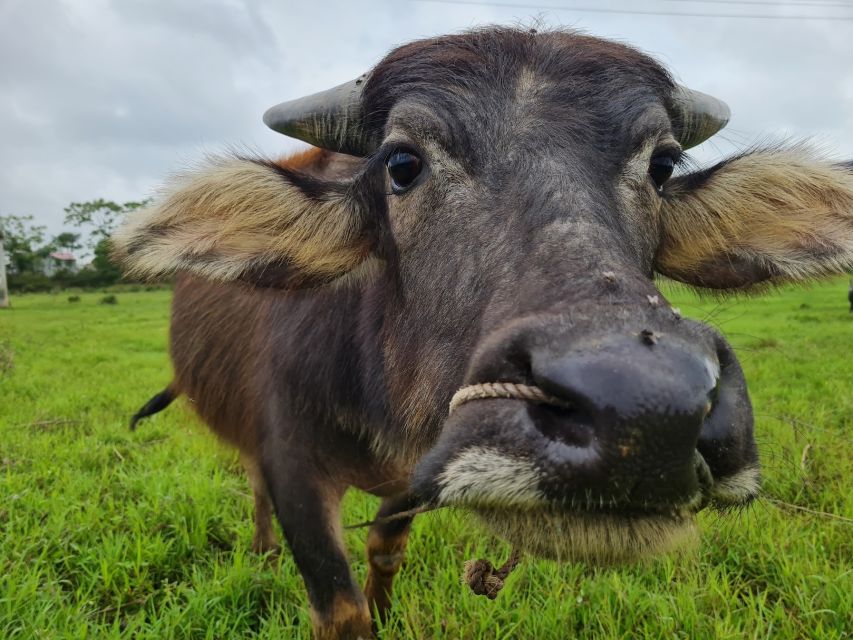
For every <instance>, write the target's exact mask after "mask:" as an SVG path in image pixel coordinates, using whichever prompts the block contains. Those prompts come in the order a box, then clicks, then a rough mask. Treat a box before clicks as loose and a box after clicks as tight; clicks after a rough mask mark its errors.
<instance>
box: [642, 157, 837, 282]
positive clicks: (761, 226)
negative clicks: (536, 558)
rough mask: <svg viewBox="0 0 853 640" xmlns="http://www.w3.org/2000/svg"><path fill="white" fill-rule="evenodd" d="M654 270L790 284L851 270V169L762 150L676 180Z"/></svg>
mask: <svg viewBox="0 0 853 640" xmlns="http://www.w3.org/2000/svg"><path fill="white" fill-rule="evenodd" d="M661 215H662V242H661V245H660V249H659V253H658V256H657V260H656V268H657V270H658V271H660V272H661V273H663V274H664V275H667V276H669V277H672V278H675V279H677V280H681V281H683V282H687V283H689V284H693V285H696V286H702V287H712V288H740V287H748V286H750V285H753V284H756V283H758V282H761V281H765V280H771V281H781V280H799V279H804V278H809V277H814V276H820V275H827V274H831V273H838V272H843V271H844V270H845V269H847V268H850V267H851V266H853V171H851V170H850V169H845V168H844V167H841V166H838V165H833V164H831V163H828V162H825V161H822V160H818V159H815V156H814V154H813V153H809V152H808V150H806V149H802V148H793V149H783V150H773V149H770V150H761V151H755V152H752V153H749V154H747V155H744V156H742V157H739V158H735V159H732V160H730V161H728V162H726V163H725V164H723V165H722V166H721V167H720V168H719V169H717V170H715V171H713V172H712V173H709V174H708V175H707V177H703V176H702V172H700V173H699V174H695V175H693V176H684V177H682V178H675V179H673V180H672V181H671V184H670V185H668V187H667V195H666V197H665V200H664V204H663V206H662V211H661Z"/></svg>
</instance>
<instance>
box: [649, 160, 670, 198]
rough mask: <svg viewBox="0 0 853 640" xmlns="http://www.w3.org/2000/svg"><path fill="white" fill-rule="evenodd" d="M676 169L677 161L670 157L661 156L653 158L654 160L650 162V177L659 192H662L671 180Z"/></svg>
mask: <svg viewBox="0 0 853 640" xmlns="http://www.w3.org/2000/svg"><path fill="white" fill-rule="evenodd" d="M674 168H675V160H673V159H672V156H670V155H666V154H661V155H657V156H652V159H651V160H649V176H650V177H651V179H652V182H654V183H655V187H657V189H658V191H660V190H661V189H662V188H663V185H664V183H665V182H666V181H667V180H669V177H670V176H671V175H672V170H673V169H674Z"/></svg>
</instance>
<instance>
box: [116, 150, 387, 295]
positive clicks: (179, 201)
mask: <svg viewBox="0 0 853 640" xmlns="http://www.w3.org/2000/svg"><path fill="white" fill-rule="evenodd" d="M112 242H113V249H114V253H115V255H116V256H117V257H118V258H119V259H120V260H121V261H122V262H123V263H124V265H125V267H126V270H127V272H128V273H129V274H130V275H133V276H137V277H157V276H164V275H168V274H171V273H174V272H176V271H191V272H193V273H196V274H198V275H201V276H203V277H206V278H209V279H212V280H219V281H231V280H237V279H240V278H246V279H249V280H251V279H252V274H262V273H263V271H264V270H265V269H268V268H269V269H273V270H274V269H279V270H281V269H286V270H287V271H289V272H295V273H297V275H298V278H297V279H299V280H312V281H327V280H331V279H334V278H335V277H338V276H340V275H343V274H345V273H347V272H349V271H351V270H352V269H354V268H355V267H357V266H358V265H359V264H360V263H361V262H363V261H364V259H365V258H366V257H367V255H368V253H369V250H370V246H369V239H368V238H367V237H366V234H365V230H364V225H363V222H362V217H361V215H360V214H359V212H358V211H357V210H356V208H355V207H354V206H353V205H352V204H351V201H350V200H349V199H348V198H347V196H346V195H345V194H344V193H342V192H341V191H340V190H331V189H330V190H327V191H323V192H322V193H312V194H311V195H310V197H309V196H308V195H306V193H305V192H303V191H302V190H301V189H300V188H299V187H298V186H296V185H295V184H293V183H292V182H290V181H289V180H288V177H287V176H286V175H285V174H284V173H283V172H282V171H279V170H277V168H276V167H275V166H272V165H269V164H265V163H263V162H256V161H252V160H247V159H241V158H220V159H215V160H212V161H210V162H209V163H208V164H207V166H205V167H203V168H202V169H200V170H198V171H195V172H193V173H191V174H187V175H183V176H180V177H179V178H177V179H176V180H175V181H174V182H173V183H172V185H171V186H170V187H169V188H167V189H166V190H165V192H164V194H163V196H162V197H161V198H159V199H158V200H157V201H156V202H155V203H154V204H152V205H150V206H148V207H145V208H144V209H142V210H140V211H138V212H136V213H134V214H133V215H132V216H131V217H129V218H128V219H127V221H126V222H125V223H124V224H123V225H122V226H121V227H120V228H119V229H118V231H117V232H116V233H115V234H114V235H113V239H112Z"/></svg>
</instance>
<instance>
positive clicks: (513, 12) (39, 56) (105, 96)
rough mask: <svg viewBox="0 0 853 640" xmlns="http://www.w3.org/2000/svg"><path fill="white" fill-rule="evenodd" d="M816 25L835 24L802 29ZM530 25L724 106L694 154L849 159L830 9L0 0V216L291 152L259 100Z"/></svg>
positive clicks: (665, 3)
mask: <svg viewBox="0 0 853 640" xmlns="http://www.w3.org/2000/svg"><path fill="white" fill-rule="evenodd" d="M501 4H503V5H505V6H496V5H501ZM506 5H512V6H506ZM518 5H528V6H529V7H530V8H525V7H521V6H518ZM557 6H559V7H576V8H577V7H588V8H590V7H595V8H599V9H601V8H604V9H606V10H632V11H653V12H670V13H678V12H686V13H703V14H708V13H726V14H737V13H740V14H743V13H746V14H750V15H765V16H771V15H776V16H779V15H787V16H795V17H796V16H799V17H797V18H795V19H784V20H771V19H753V18H749V19H748V18H739V19H733V18H716V17H715V18H711V17H696V16H692V17H684V16H678V17H676V16H665V15H637V14H620V13H591V12H583V11H578V10H576V9H575V10H570V9H554V8H553V7H557ZM817 15H825V16H836V18H834V19H829V20H806V19H804V18H803V16H817ZM537 19H538V20H539V21H541V22H542V23H543V24H544V25H546V26H552V27H555V26H560V25H563V26H569V27H574V28H581V29H584V30H586V31H588V32H590V33H592V34H595V35H599V36H604V37H608V38H616V39H620V40H623V41H626V42H628V43H631V44H634V45H635V46H637V47H639V48H641V49H643V50H645V51H646V52H648V53H650V54H652V55H653V56H655V57H656V58H657V59H658V60H660V61H662V62H663V63H664V64H665V65H667V66H668V67H669V68H670V69H671V70H672V71H673V72H674V74H675V75H676V77H677V78H678V79H680V80H681V81H682V82H684V83H685V84H688V85H690V86H691V87H694V88H696V89H701V90H703V91H706V92H709V93H712V94H714V95H716V96H718V97H720V98H722V99H724V100H725V101H727V102H728V103H729V105H730V106H731V108H732V113H733V117H732V121H731V123H730V125H729V127H728V128H727V129H726V131H725V132H724V134H723V135H722V139H721V138H720V137H719V136H718V137H715V138H714V139H713V141H712V142H709V143H706V144H705V145H702V147H699V148H697V149H696V150H695V152H694V155H695V156H696V157H698V158H700V159H703V160H710V159H712V158H714V157H715V156H717V155H719V154H722V153H727V152H730V151H731V150H732V149H733V148H740V147H742V146H744V145H747V144H749V143H752V142H756V141H759V140H763V139H767V138H768V137H770V138H771V139H778V138H782V137H784V136H797V137H813V138H816V139H817V141H818V142H820V144H821V147H822V148H824V149H826V150H827V151H828V152H829V153H830V154H832V155H833V156H836V157H839V158H840V157H844V158H853V2H844V1H843V0H835V1H834V2H825V1H824V2H821V1H819V0H802V1H800V2H793V0H779V2H772V1H771V0H761V1H760V2H759V1H757V2H754V3H741V4H734V3H731V2H729V0H712V1H711V2H702V3H700V2H697V1H694V0H648V1H646V2H643V3H636V2H630V1H628V0H623V1H617V0H613V1H611V2H597V1H596V0H543V1H542V2H536V1H535V0H518V2H508V1H505V0H495V3H493V4H491V5H488V6H484V5H480V4H478V3H477V0H475V1H473V2H470V3H467V4H452V3H449V2H426V1H423V0H388V1H385V0H377V1H371V2H367V1H359V0H348V1H347V0H340V1H338V0H334V1H323V0H315V1H313V2H295V1H288V0H285V1H284V2H282V1H274V0H192V1H188V0H150V1H144V0H0V214H33V215H34V216H35V217H36V219H37V220H38V221H39V222H41V223H42V224H46V225H48V227H49V229H50V230H51V231H52V232H54V233H55V232H58V231H59V230H61V228H62V219H63V216H64V213H63V207H65V206H66V205H67V204H68V203H70V202H72V201H81V200H92V199H95V198H99V197H103V198H106V199H111V200H116V201H126V200H138V199H140V198H143V197H145V196H147V195H150V194H151V193H152V192H153V191H154V190H155V189H156V187H157V185H158V184H159V183H160V182H161V181H162V179H163V178H164V177H165V176H166V175H167V174H169V173H170V172H173V171H175V170H178V169H180V168H182V167H184V166H186V165H187V164H190V163H192V162H193V161H194V160H196V159H198V158H199V157H200V156H201V155H203V154H204V153H207V152H216V151H218V150H223V149H226V148H228V147H234V146H238V145H239V146H246V147H249V148H252V149H257V150H259V151H262V152H264V153H269V154H280V153H284V152H287V151H289V150H292V149H294V148H296V147H297V146H298V145H297V143H294V142H293V141H290V140H288V139H287V138H284V137H282V136H280V135H277V134H275V133H273V132H272V131H269V130H267V129H266V128H265V127H264V126H263V124H262V122H261V114H262V113H263V111H264V110H265V109H266V108H267V107H268V106H271V105H272V104H274V103H277V102H280V101H282V100H285V99H289V98H294V97H297V96H299V95H303V94H306V93H311V92H314V91H317V90H320V89H325V88H327V87H329V86H332V85H334V84H338V83H340V82H343V81H345V80H349V79H351V78H353V77H355V76H357V75H359V74H360V73H362V72H363V71H366V70H367V69H369V68H370V67H371V66H372V65H373V64H375V63H376V62H377V61H378V60H379V59H380V58H381V57H382V56H383V55H384V54H385V53H386V52H387V51H388V50H389V49H391V48H393V47H394V46H396V45H398V44H402V43H404V42H407V41H409V40H412V39H415V38H422V37H426V36H432V35H438V34H442V33H449V32H454V31H459V30H463V29H467V28H470V27H474V26H478V25H485V24H491V23H499V24H517V23H519V22H521V23H524V24H532V23H533V22H534V21H535V20H537Z"/></svg>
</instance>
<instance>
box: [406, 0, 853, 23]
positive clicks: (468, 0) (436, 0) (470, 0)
mask: <svg viewBox="0 0 853 640" xmlns="http://www.w3.org/2000/svg"><path fill="white" fill-rule="evenodd" d="M412 2H421V3H432V4H445V5H457V6H473V7H495V8H507V9H533V10H545V11H578V12H581V13H607V14H618V15H639V16H664V17H670V16H672V17H682V18H741V19H750V20H830V21H834V22H839V21H841V22H847V21H853V16H816V15H805V16H787V15H767V14H763V15H761V14H754V13H737V14H731V13H697V12H691V13H688V12H686V11H679V12H675V11H644V10H641V9H610V8H603V7H575V6H565V5H543V4H523V3H520V2H480V1H478V0H412Z"/></svg>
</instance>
